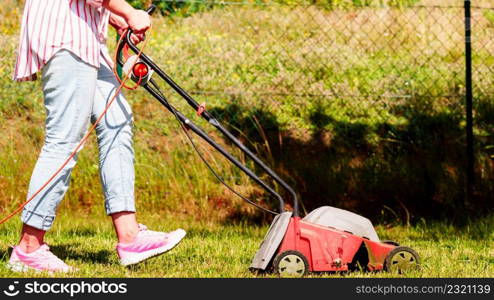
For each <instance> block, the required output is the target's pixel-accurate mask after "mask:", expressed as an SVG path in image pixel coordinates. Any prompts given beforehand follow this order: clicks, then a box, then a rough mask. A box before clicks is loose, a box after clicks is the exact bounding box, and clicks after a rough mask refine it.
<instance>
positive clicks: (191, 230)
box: [0, 212, 494, 277]
mask: <svg viewBox="0 0 494 300" xmlns="http://www.w3.org/2000/svg"><path fill="white" fill-rule="evenodd" d="M139 219H141V221H142V220H145V223H146V225H148V227H150V228H151V229H155V230H166V231H168V230H172V229H175V228H177V227H182V228H184V229H185V230H187V236H186V238H185V240H184V241H183V242H182V243H181V244H180V245H179V246H178V247H177V248H175V249H173V250H172V251H171V252H169V253H167V254H165V255H162V256H159V257H155V258H152V259H150V260H148V261H147V262H144V263H142V264H140V265H137V266H133V267H130V268H126V267H122V266H120V265H119V264H118V261H117V255H116V252H115V251H114V247H115V236H114V233H113V229H112V227H111V223H110V220H109V219H107V218H106V217H104V216H103V215H101V214H91V215H84V214H77V216H76V215H75V214H74V215H72V216H70V215H63V212H61V216H60V218H59V219H58V220H57V222H56V225H55V226H54V228H53V229H52V231H51V233H50V234H49V235H48V236H47V242H48V243H49V244H50V245H51V249H52V250H53V252H54V253H56V254H57V255H59V256H60V257H61V258H62V259H64V260H66V261H67V262H68V263H69V264H70V265H73V266H75V267H77V268H78V269H79V271H78V272H77V273H75V274H73V275H70V276H71V277H72V276H73V277H253V276H255V275H254V274H252V273H251V272H250V271H249V270H248V267H249V265H250V262H251V259H252V257H253V256H254V254H255V252H256V249H257V247H258V245H259V243H260V242H261V241H262V238H263V236H264V234H265V232H266V231H267V225H266V226H259V225H252V224H224V225H221V224H218V223H217V222H211V223H209V222H208V220H207V219H204V220H199V221H198V220H193V219H191V218H190V217H172V216H166V215H163V216H160V215H158V214H151V213H143V214H142V215H141V216H140V218H139ZM493 221H494V219H492V218H491V219H487V220H479V221H477V222H472V224H473V225H470V226H467V227H465V228H463V229H458V228H455V227H453V226H446V225H444V224H439V223H438V224H425V223H422V224H419V225H416V226H414V227H406V226H395V227H388V228H385V227H383V226H378V227H377V230H378V234H379V235H380V238H381V239H391V240H395V241H399V242H400V243H401V244H402V245H407V246H410V247H412V248H414V249H416V250H417V252H418V253H419V254H420V256H421V259H422V262H423V263H422V268H421V270H420V271H418V272H413V273H408V274H406V277H493V276H494V244H493V237H494V235H493V233H492V225H493V224H494V222H493ZM142 222H144V221H142ZM19 223H20V222H19V220H18V218H15V219H14V220H12V221H9V223H7V224H6V225H4V226H3V227H2V228H1V229H0V241H1V242H0V251H1V252H0V253H1V256H2V265H1V266H0V276H1V277H18V276H26V277H44V276H46V274H35V273H32V274H29V273H28V274H16V273H13V272H11V271H9V270H8V269H6V268H5V262H6V261H7V259H8V252H7V249H8V246H9V245H10V244H15V243H16V241H17V238H18V237H17V234H18V228H19ZM57 276H59V275H57ZM61 276H63V275H61ZM311 276H324V277H342V276H343V277H393V276H399V275H392V274H389V273H364V272H354V273H346V274H317V275H316V274H312V275H311Z"/></svg>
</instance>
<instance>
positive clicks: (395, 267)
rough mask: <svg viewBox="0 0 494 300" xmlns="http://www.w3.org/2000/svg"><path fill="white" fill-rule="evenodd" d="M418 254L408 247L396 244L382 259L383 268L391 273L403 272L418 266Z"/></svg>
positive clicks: (415, 268)
mask: <svg viewBox="0 0 494 300" xmlns="http://www.w3.org/2000/svg"><path fill="white" fill-rule="evenodd" d="M419 264H420V262H419V255H418V254H417V252H415V250H413V249H412V248H409V247H403V246H398V247H396V248H394V249H393V250H391V251H390V252H389V253H388V256H386V259H385V260H384V269H385V270H386V271H388V272H391V273H397V274H403V273H405V272H406V271H413V270H417V269H418V268H419Z"/></svg>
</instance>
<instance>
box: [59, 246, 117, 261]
mask: <svg viewBox="0 0 494 300" xmlns="http://www.w3.org/2000/svg"><path fill="white" fill-rule="evenodd" d="M50 250H52V252H53V253H54V254H55V255H56V256H58V257H59V258H60V259H61V260H66V259H72V260H79V261H83V262H87V263H89V262H91V263H98V264H107V263H109V262H110V258H111V257H112V256H114V255H116V254H115V251H109V250H98V251H90V250H85V249H84V246H83V245H82V244H81V243H71V244H59V245H56V246H51V247H50Z"/></svg>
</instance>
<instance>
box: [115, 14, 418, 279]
mask: <svg viewBox="0 0 494 300" xmlns="http://www.w3.org/2000/svg"><path fill="white" fill-rule="evenodd" d="M154 9H155V8H154V6H152V7H151V8H150V9H148V13H152V11H153V10H154ZM131 35H132V31H131V30H129V31H127V33H126V35H125V36H124V37H122V39H121V41H120V42H119V43H118V45H117V53H122V52H127V53H128V52H129V51H128V50H129V49H130V50H132V52H134V53H135V55H132V56H129V55H128V54H127V55H125V56H127V61H126V62H124V60H123V56H122V55H117V59H116V60H117V61H116V62H117V65H118V66H120V67H121V68H122V69H123V71H124V73H125V74H127V76H129V77H130V78H131V79H132V80H134V81H135V82H136V83H137V85H140V86H141V87H142V88H144V89H145V90H146V91H147V92H149V93H150V94H151V95H152V96H153V97H154V98H156V99H157V100H158V101H159V102H160V103H161V104H162V105H163V106H164V107H165V108H166V109H167V110H169V111H170V112H171V113H172V114H173V115H174V116H175V118H176V119H177V120H178V121H179V122H180V124H181V127H182V128H184V131H185V133H186V135H187V137H188V138H189V141H190V142H191V143H192V145H193V147H194V148H195V150H196V151H197V153H198V154H199V156H200V157H201V159H202V160H203V161H204V163H206V165H207V166H208V168H209V169H210V170H211V171H212V172H213V174H214V175H215V176H216V177H217V178H218V179H219V180H220V181H221V182H222V183H223V184H225V186H226V187H227V188H229V189H230V190H232V192H234V193H235V194H236V195H238V196H239V197H241V198H242V199H243V200H245V201H247V202H249V203H250V204H252V205H254V206H256V207H257V208H260V209H262V210H264V211H267V212H269V213H273V214H275V215H276V216H275V217H274V219H273V222H272V224H271V226H270V228H269V231H268V233H267V234H266V236H265V237H264V240H263V241H262V243H261V245H260V247H259V250H258V251H257V253H256V254H255V256H254V259H253V261H252V264H251V266H250V269H251V270H252V271H256V272H265V271H274V272H275V273H278V274H280V275H281V276H303V275H305V274H307V273H309V272H339V271H349V270H350V271H351V270H359V269H360V270H367V271H378V270H387V271H390V272H396V273H400V274H401V273H403V272H406V271H408V270H414V269H417V268H418V266H419V256H418V254H417V253H416V252H415V251H414V250H413V249H411V248H408V247H403V246H400V245H398V244H397V243H395V242H392V241H381V240H379V237H378V235H377V233H376V231H375V229H374V227H373V225H372V223H371V222H370V221H369V220H368V219H366V218H364V217H362V216H360V215H357V214H355V213H352V212H350V211H346V210H343V209H339V208H335V207H331V206H323V207H320V208H317V209H316V210H314V211H312V212H310V213H309V214H307V215H306V216H305V217H304V218H301V217H300V212H299V200H298V198H297V194H296V193H295V191H294V190H293V188H292V187H290V185H288V184H287V183H286V182H285V181H284V180H283V179H282V178H281V177H280V176H278V174H276V173H275V172H274V171H273V170H272V169H271V168H269V167H268V166H267V165H266V164H265V163H264V162H263V161H262V160H261V159H259V158H258V157H257V156H256V155H255V154H254V153H253V152H251V151H250V150H249V149H248V148H247V147H246V146H245V145H244V144H243V143H242V142H241V141H240V140H239V139H237V138H236V137H235V136H234V135H233V134H232V133H231V132H229V131H228V130H227V129H226V128H225V127H224V126H223V125H222V124H221V123H220V122H219V121H218V120H217V119H216V118H214V117H213V115H211V114H210V113H209V112H208V111H207V110H206V108H205V105H204V104H199V103H198V102H196V101H195V99H193V98H192V97H191V96H190V95H189V94H188V93H187V92H186V91H185V90H183V89H182V88H181V87H180V86H179V85H178V84H177V83H175V82H174V81H173V80H172V79H171V78H170V77H169V76H168V74H166V73H165V72H164V71H163V70H162V69H161V68H159V67H158V66H157V65H156V64H155V63H154V62H153V60H151V59H150V58H149V57H148V56H147V55H146V54H145V53H143V51H142V50H141V49H139V48H138V47H137V46H136V45H135V44H134V43H133V42H132V39H131ZM124 49H126V50H125V51H124ZM154 74H156V75H158V76H159V77H160V78H161V79H162V80H164V81H165V82H166V83H167V84H168V85H169V86H170V87H171V88H172V89H173V90H174V91H175V92H177V93H178V94H179V95H180V96H181V97H182V98H183V99H185V101H186V102H187V103H188V104H189V105H190V106H191V107H192V108H193V109H194V110H195V111H196V113H197V115H199V116H200V117H202V118H203V119H205V120H206V121H207V122H208V123H209V124H210V125H212V126H213V127H215V128H216V129H217V130H218V131H219V132H221V133H222V135H223V136H224V137H225V138H227V139H228V140H229V141H230V142H231V143H232V145H234V146H236V147H238V148H239V149H240V150H241V151H242V152H243V153H245V155H246V156H247V157H249V158H250V159H252V161H254V163H255V164H256V165H257V166H258V167H259V168H261V169H262V170H263V171H264V172H266V174H268V175H269V176H270V177H271V178H272V179H273V180H274V181H275V182H276V183H278V184H279V185H280V186H281V187H283V188H284V189H285V190H286V191H287V192H288V194H289V195H290V196H291V198H292V203H293V205H292V207H293V209H292V211H286V209H285V200H284V199H283V197H282V196H281V195H280V194H279V193H278V192H276V191H275V190H274V189H273V188H272V187H271V186H270V185H268V184H267V183H266V182H265V181H264V180H262V179H261V178H260V177H259V176H257V175H256V174H255V173H254V172H253V171H252V170H251V169H249V168H248V167H246V166H245V165H244V164H242V163H241V162H240V161H239V160H238V159H236V158H235V157H234V156H232V155H231V154H230V153H229V152H228V151H227V150H225V149H224V148H223V147H222V146H220V145H219V144H218V143H216V142H215V141H214V140H213V139H212V138H211V137H210V136H209V135H208V134H207V133H206V132H205V131H203V130H202V129H201V128H200V127H199V126H197V125H196V124H195V123H194V122H192V121H191V120H190V119H189V118H187V117H186V116H185V115H183V114H182V113H181V112H180V111H178V110H177V109H176V108H175V107H174V106H172V105H171V104H170V103H169V102H168V100H167V99H166V97H165V96H164V95H163V93H162V92H161V91H160V89H159V86H158V84H157V83H156V82H155V80H154V79H153V78H152V75H154ZM188 130H191V131H192V132H194V133H195V134H196V135H197V136H199V137H200V138H202V139H203V140H204V141H206V142H207V143H208V144H209V145H211V146H212V147H213V148H214V149H216V150H217V151H218V152H220V153H221V154H222V155H223V156H224V157H225V158H226V159H228V160H229V161H230V162H231V163H232V164H233V165H235V166H236V167H238V168H239V169H240V170H241V171H243V172H244V173H245V174H247V176H249V177H250V178H251V179H252V180H253V181H254V182H256V183H257V184H259V185H260V186H261V187H262V188H263V189H264V190H265V191H266V192H267V193H269V194H270V195H272V196H273V197H274V198H276V199H277V200H278V202H279V210H280V212H279V213H276V212H274V211H272V210H269V209H267V208H264V207H262V206H261V205H259V204H258V203H256V202H254V201H251V200H249V199H247V198H246V197H244V196H243V195H241V194H239V193H237V192H236V191H235V190H234V189H232V188H231V187H230V186H228V185H227V184H226V183H225V182H224V181H223V180H222V178H221V177H220V176H218V175H217V174H216V173H215V172H214V170H213V169H212V168H211V166H210V165H209V164H208V163H207V161H206V160H205V159H204V157H203V156H202V155H201V153H200V152H199V151H198V149H197V148H196V146H195V144H194V142H193V141H192V139H191V138H190V136H189V134H188Z"/></svg>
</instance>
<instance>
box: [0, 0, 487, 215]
mask: <svg viewBox="0 0 494 300" xmlns="http://www.w3.org/2000/svg"><path fill="white" fill-rule="evenodd" d="M21 2H22V1H14V0H8V1H7V3H5V4H4V5H3V6H2V7H1V8H0V9H1V11H0V12H1V14H0V16H1V17H2V19H3V20H4V21H2V23H1V25H0V29H1V31H0V34H1V39H0V62H1V64H0V68H1V69H0V72H1V74H2V75H3V76H2V78H1V79H0V99H1V101H0V130H1V132H2V133H3V134H2V135H1V136H0V149H1V150H0V176H1V177H0V179H1V180H0V203H2V206H1V207H2V208H1V209H0V211H1V212H2V213H3V214H5V213H6V212H7V211H10V210H11V209H12V208H13V207H15V206H16V205H18V204H19V203H21V202H22V201H23V200H24V198H25V191H26V186H27V184H28V181H29V176H30V172H31V170H32V168H33V165H34V162H35V160H36V155H37V152H38V151H39V149H40V147H41V144H42V141H43V120H44V110H43V105H42V97H41V94H40V86H39V82H34V83H21V84H19V83H14V82H12V81H11V80H10V76H11V73H12V70H13V62H14V58H15V50H16V43H17V36H16V34H17V33H18V31H19V24H18V21H19V18H20V14H21V9H20V7H19V4H20V3H21ZM427 3H428V4H434V3H429V2H427ZM462 14H463V12H462V10H461V8H448V9H445V8H422V7H421V8H412V9H402V8H396V7H394V8H393V7H391V8H390V7H378V8H376V7H373V8H366V7H364V8H359V9H355V10H349V9H339V8H335V9H332V10H328V9H325V8H321V7H319V6H312V5H308V6H295V7H294V6H284V5H281V6H279V5H270V6H256V5H235V6H233V5H232V6H214V7H211V8H210V9H208V10H204V11H200V12H197V13H194V14H186V15H187V17H183V16H180V15H173V16H171V17H168V18H165V17H156V18H154V19H153V24H154V25H153V31H152V32H151V34H150V40H149V43H148V48H147V49H146V52H147V53H148V54H149V55H150V56H151V57H152V58H153V59H154V60H155V61H156V62H157V63H158V64H159V65H160V66H162V67H163V68H164V69H165V70H166V71H167V72H168V73H169V74H170V75H171V76H172V77H173V78H174V79H175V80H176V81H177V82H179V83H180V84H181V85H183V87H184V88H185V89H186V90H189V91H191V93H192V94H193V95H194V96H196V97H197V99H198V101H199V102H203V101H205V102H207V107H208V109H210V110H211V111H212V112H213V113H214V114H215V115H217V116H218V117H219V118H220V119H222V120H225V121H226V122H227V123H228V125H229V126H230V128H232V129H233V130H234V131H237V130H239V131H242V132H244V133H243V134H241V133H238V134H239V136H240V138H241V139H242V140H244V141H245V142H246V143H247V144H248V145H249V146H250V147H252V148H255V149H257V150H258V151H259V153H260V155H261V156H262V157H263V158H264V159H266V160H268V162H269V163H270V164H271V165H273V166H274V167H275V168H276V170H277V171H278V172H280V173H281V174H282V175H283V177H285V178H287V180H288V181H289V182H290V183H292V184H294V185H295V186H296V188H297V190H298V191H299V192H300V193H301V194H302V196H303V200H304V202H305V204H306V206H307V207H308V209H310V208H313V207H314V206H318V205H328V204H329V205H338V206H342V207H346V208H349V209H352V210H354V211H358V212H361V213H364V214H374V213H376V214H379V213H380V214H381V216H382V218H383V219H384V220H389V219H390V218H391V219H392V218H394V217H393V214H392V213H390V212H391V211H393V212H394V213H395V214H396V215H397V216H399V217H403V218H406V216H407V215H410V214H411V215H412V216H411V218H412V219H414V220H416V219H419V217H420V214H421V213H422V212H424V211H425V212H431V211H432V212H433V213H437V212H440V211H441V209H438V208H439V207H441V208H444V210H445V211H446V212H447V213H449V212H451V211H452V210H456V205H457V203H458V200H462V197H463V194H462V193H463V188H462V186H463V177H462V172H463V169H462V164H463V161H464V156H462V153H463V150H464V148H463V141H462V136H461V134H460V133H461V132H462V131H461V130H462V129H463V127H464V120H463V98H462V96H463V82H464V81H463V73H462V68H463V59H464V57H463V50H462V49H463V48H462V47H463V40H462V39H463V37H462V31H463V23H462V20H463V15H462ZM474 17H475V20H476V23H475V25H476V28H477V30H476V36H475V37H476V38H475V40H474V48H475V49H476V50H477V51H476V53H475V62H476V68H475V70H476V76H477V77H476V79H477V80H476V81H475V82H476V92H477V95H478V96H479V101H478V102H476V105H477V115H476V117H477V118H478V119H479V120H480V121H481V122H480V121H479V123H476V125H477V127H476V134H477V135H478V136H481V137H482V139H481V140H480V141H481V143H482V144H480V146H481V147H487V145H489V143H491V140H492V138H491V132H492V129H493V128H492V125H493V124H492V122H491V121H490V119H489V118H488V115H489V112H490V111H491V110H492V101H491V98H490V95H492V92H493V90H492V89H493V86H494V85H493V84H494V82H493V80H494V79H493V77H492V76H489V75H490V74H491V71H490V67H491V66H490V62H492V61H494V60H493V58H492V53H493V52H492V49H491V48H492V47H491V42H490V40H491V37H492V33H493V28H494V27H493V23H492V21H491V20H490V19H489V18H488V17H486V15H485V11H483V10H478V11H475V15H474ZM113 34H114V33H112V36H111V38H110V43H112V42H113V40H114V35H113ZM163 87H164V86H163ZM164 90H165V93H166V94H167V95H170V97H171V100H172V101H173V103H174V104H175V105H176V106H177V107H178V108H180V109H182V110H184V111H189V112H191V111H190V110H189V108H188V107H187V106H186V105H185V104H184V102H183V101H181V100H180V99H179V98H177V97H176V96H171V93H170V90H169V89H166V88H165V87H164ZM126 94H127V97H128V99H129V100H130V102H131V103H132V106H133V110H134V115H135V120H136V122H135V130H134V132H135V150H136V151H135V152H136V171H137V182H136V191H137V203H138V206H139V207H141V208H144V209H150V210H158V209H159V210H162V211H165V212H170V213H172V212H173V213H183V214H186V215H187V214H189V215H193V216H195V217H196V218H203V217H206V216H208V217H210V216H212V217H214V218H216V217H217V218H219V219H223V220H224V219H227V218H229V217H234V216H238V215H239V214H240V215H247V216H256V212H255V211H254V210H253V209H252V208H251V207H248V206H245V205H243V204H241V202H240V200H238V199H237V198H236V197H234V196H233V195H232V194H231V193H230V192H228V191H227V190H225V189H224V188H223V187H222V186H221V185H219V184H218V183H217V182H216V180H215V179H214V178H213V177H212V176H211V175H210V174H209V172H208V170H207V169H206V168H205V167H204V166H203V165H202V164H201V161H200V160H199V158H198V157H197V156H196V155H195V154H194V152H193V151H192V150H191V148H190V147H189V146H188V145H187V141H186V140H185V139H184V138H183V135H180V134H179V132H180V131H179V129H178V128H179V127H178V125H177V123H176V121H175V120H174V119H173V116H171V115H170V114H169V113H167V112H166V111H165V110H164V109H162V108H161V107H159V104H158V103H157V102H155V101H154V100H153V99H151V97H150V96H149V95H147V94H146V93H144V92H143V91H137V92H128V93H126ZM191 117H192V119H193V120H195V121H197V122H198V123H200V124H201V125H203V126H206V125H207V124H205V122H203V121H201V120H199V119H198V118H197V117H194V116H193V112H191ZM256 118H257V120H258V121H256ZM219 140H220V142H221V143H222V144H224V145H225V146H228V145H227V144H226V143H225V142H224V141H222V140H221V139H219ZM201 149H202V151H204V153H205V155H206V156H207V157H208V159H209V160H210V161H212V162H213V164H214V166H215V167H216V168H217V169H218V170H219V171H220V173H221V174H222V175H223V176H224V177H225V178H226V179H227V181H228V182H229V183H231V184H232V185H234V186H235V188H236V189H239V190H240V191H241V192H243V193H245V194H246V195H248V196H251V197H253V198H255V199H256V200H258V201H260V202H261V203H262V204H263V205H273V204H268V202H269V201H270V200H269V199H268V198H267V196H266V195H265V194H264V193H262V191H260V189H259V188H257V187H255V186H254V185H253V184H252V183H250V182H249V181H248V179H247V178H246V176H245V175H243V174H241V173H239V172H238V171H237V170H235V169H234V168H231V167H230V166H229V165H228V164H227V163H226V161H225V160H224V159H222V158H221V157H219V156H218V155H217V154H215V153H214V151H212V150H211V149H209V148H208V147H207V146H205V145H203V146H202V147H201ZM477 149H478V156H477V157H478V160H479V164H478V166H479V167H478V169H479V170H478V174H479V175H478V176H479V179H480V182H481V187H482V188H481V189H479V195H480V197H479V198H480V199H481V200H479V202H478V203H473V204H475V205H474V206H473V208H476V207H482V208H486V207H487V208H489V207H490V208H492V205H490V204H492V203H491V202H489V200H488V199H489V198H488V197H490V191H491V190H493V188H492V187H493V186H492V184H490V183H489V182H492V179H493V178H492V174H493V172H492V170H493V169H492V163H491V162H490V159H489V153H488V151H485V149H484V148H480V147H479V148H477ZM96 152H97V149H96V145H95V141H94V140H90V141H89V143H88V145H87V146H86V147H85V149H84V150H83V152H82V153H81V155H80V157H79V162H78V166H77V167H76V169H75V171H74V174H73V177H72V178H73V180H72V188H71V189H70V190H69V192H68V195H67V199H66V200H65V201H64V202H63V203H64V204H63V206H64V207H63V208H62V209H70V210H83V211H84V210H88V211H90V210H92V209H93V208H94V207H98V206H100V207H101V209H102V203H101V202H102V201H103V199H102V196H101V194H102V193H101V188H100V184H99V179H98V168H97V161H96V157H97V155H96ZM234 153H235V154H236V155H238V156H239V157H240V158H241V159H242V160H244V159H245V158H244V157H242V155H241V154H240V153H238V152H236V151H234ZM247 163H249V162H247ZM249 164H250V163H249ZM251 166H252V165H251ZM410 191H413V193H411V192H410ZM486 199H487V200H486Z"/></svg>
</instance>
